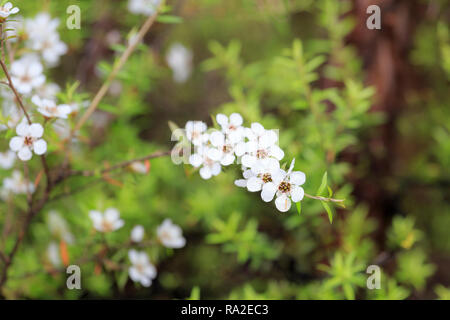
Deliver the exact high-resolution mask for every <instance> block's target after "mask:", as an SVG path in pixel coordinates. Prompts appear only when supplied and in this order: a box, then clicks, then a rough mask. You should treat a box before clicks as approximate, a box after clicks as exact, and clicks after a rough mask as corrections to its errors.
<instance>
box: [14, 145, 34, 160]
mask: <svg viewBox="0 0 450 320" xmlns="http://www.w3.org/2000/svg"><path fill="white" fill-rule="evenodd" d="M17 156H18V157H19V159H20V160H22V161H28V160H30V159H31V157H32V156H33V153H32V152H31V150H30V148H28V147H23V148H22V149H20V150H19V152H18V153H17Z"/></svg>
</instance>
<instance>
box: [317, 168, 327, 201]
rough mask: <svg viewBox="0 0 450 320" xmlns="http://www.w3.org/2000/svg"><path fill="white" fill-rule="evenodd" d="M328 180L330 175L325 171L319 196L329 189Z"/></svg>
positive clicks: (318, 190) (318, 191)
mask: <svg viewBox="0 0 450 320" xmlns="http://www.w3.org/2000/svg"><path fill="white" fill-rule="evenodd" d="M327 180H328V173H327V172H326V171H325V173H324V174H323V177H322V183H321V184H320V187H319V189H317V195H318V196H320V195H322V192H324V190H325V188H326V187H327Z"/></svg>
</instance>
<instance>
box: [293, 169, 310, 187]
mask: <svg viewBox="0 0 450 320" xmlns="http://www.w3.org/2000/svg"><path fill="white" fill-rule="evenodd" d="M289 181H290V182H291V183H292V184H295V185H298V186H300V185H302V184H304V183H305V181H306V175H305V174H304V173H303V172H301V171H294V172H292V173H291V174H290V175H289Z"/></svg>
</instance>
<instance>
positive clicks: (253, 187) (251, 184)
mask: <svg viewBox="0 0 450 320" xmlns="http://www.w3.org/2000/svg"><path fill="white" fill-rule="evenodd" d="M261 187H262V180H261V179H260V178H258V177H251V178H250V179H248V181H247V190H248V191H250V192H256V191H260V190H261Z"/></svg>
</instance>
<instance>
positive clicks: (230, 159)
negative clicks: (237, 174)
mask: <svg viewBox="0 0 450 320" xmlns="http://www.w3.org/2000/svg"><path fill="white" fill-rule="evenodd" d="M234 159H236V157H235V156H234V155H232V154H229V153H227V154H225V156H224V157H223V158H222V161H220V164H221V165H223V166H229V165H230V164H232V163H233V162H234Z"/></svg>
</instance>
